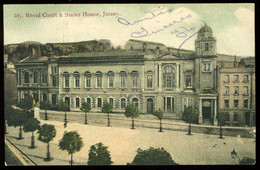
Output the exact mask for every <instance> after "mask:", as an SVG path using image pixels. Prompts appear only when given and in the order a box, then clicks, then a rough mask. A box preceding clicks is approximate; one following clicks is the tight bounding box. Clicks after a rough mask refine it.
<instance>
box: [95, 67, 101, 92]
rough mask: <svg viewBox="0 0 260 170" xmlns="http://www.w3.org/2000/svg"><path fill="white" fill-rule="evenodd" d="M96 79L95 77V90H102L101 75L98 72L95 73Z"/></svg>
mask: <svg viewBox="0 0 260 170" xmlns="http://www.w3.org/2000/svg"><path fill="white" fill-rule="evenodd" d="M96 77H97V88H102V73H101V72H100V71H97V72H96Z"/></svg>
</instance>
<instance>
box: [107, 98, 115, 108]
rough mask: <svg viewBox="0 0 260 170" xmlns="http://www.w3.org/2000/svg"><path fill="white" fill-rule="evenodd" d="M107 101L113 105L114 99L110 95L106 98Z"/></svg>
mask: <svg viewBox="0 0 260 170" xmlns="http://www.w3.org/2000/svg"><path fill="white" fill-rule="evenodd" d="M108 102H109V103H110V104H111V105H112V106H113V107H114V99H113V98H112V97H110V98H109V99H108Z"/></svg>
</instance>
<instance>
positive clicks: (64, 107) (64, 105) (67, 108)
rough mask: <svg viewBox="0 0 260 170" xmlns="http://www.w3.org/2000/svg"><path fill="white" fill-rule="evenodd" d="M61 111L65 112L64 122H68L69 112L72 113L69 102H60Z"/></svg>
mask: <svg viewBox="0 0 260 170" xmlns="http://www.w3.org/2000/svg"><path fill="white" fill-rule="evenodd" d="M59 110H60V111H64V112H65V116H64V122H67V111H70V106H69V104H68V103H67V102H64V101H62V100H60V101H59Z"/></svg>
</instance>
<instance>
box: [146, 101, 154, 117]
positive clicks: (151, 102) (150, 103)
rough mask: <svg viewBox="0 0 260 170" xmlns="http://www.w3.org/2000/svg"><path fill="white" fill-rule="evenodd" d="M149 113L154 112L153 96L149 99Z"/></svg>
mask: <svg viewBox="0 0 260 170" xmlns="http://www.w3.org/2000/svg"><path fill="white" fill-rule="evenodd" d="M147 113H149V114H152V113H153V99H152V98H149V99H147Z"/></svg>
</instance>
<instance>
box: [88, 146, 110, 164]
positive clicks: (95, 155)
mask: <svg viewBox="0 0 260 170" xmlns="http://www.w3.org/2000/svg"><path fill="white" fill-rule="evenodd" d="M107 149H108V147H107V146H104V145H103V143H101V142H100V143H97V144H95V145H92V146H91V147H90V150H89V154H88V165H111V164H112V163H113V161H111V155H110V152H109V151H108V150H107Z"/></svg>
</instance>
